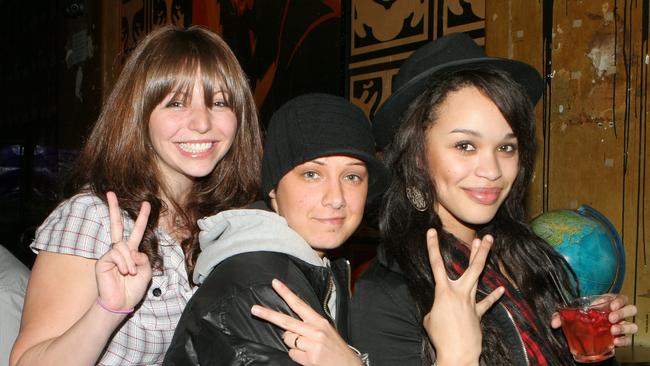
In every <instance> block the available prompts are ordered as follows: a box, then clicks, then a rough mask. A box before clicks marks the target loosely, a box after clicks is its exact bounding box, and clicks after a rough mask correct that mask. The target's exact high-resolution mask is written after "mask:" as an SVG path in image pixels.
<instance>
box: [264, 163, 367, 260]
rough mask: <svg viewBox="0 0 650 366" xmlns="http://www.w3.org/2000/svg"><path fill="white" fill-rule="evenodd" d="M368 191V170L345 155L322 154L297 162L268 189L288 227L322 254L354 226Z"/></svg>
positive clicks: (273, 203) (272, 201) (275, 207)
mask: <svg viewBox="0 0 650 366" xmlns="http://www.w3.org/2000/svg"><path fill="white" fill-rule="evenodd" d="M367 193H368V170H367V168H366V165H365V163H364V162H363V161H361V160H359V159H356V158H352V157H348V156H338V155H336V156H325V157H319V158H316V159H314V160H310V161H308V162H306V163H304V164H301V165H298V166H296V167H294V168H293V169H292V170H290V171H289V172H288V173H287V174H285V175H284V176H283V177H282V179H280V182H279V183H278V185H277V187H276V188H275V189H274V190H272V191H271V192H270V193H269V197H270V198H271V206H272V207H273V209H274V210H275V211H276V212H277V213H278V214H279V215H280V216H283V217H284V218H285V219H286V220H287V223H288V224H289V227H291V228H292V229H293V230H295V231H296V232H297V233H298V234H299V235H300V236H302V237H303V238H304V239H305V241H307V243H309V245H310V246H311V247H312V248H313V249H314V250H315V251H316V252H318V253H319V255H321V256H323V255H324V253H325V252H326V251H327V250H330V249H334V248H337V247H338V246H340V245H341V244H343V242H345V240H347V239H348V238H349V237H350V235H352V233H353V232H354V231H355V230H356V229H357V227H358V226H359V224H360V223H361V218H362V217H363V211H364V208H365V204H366V195H367Z"/></svg>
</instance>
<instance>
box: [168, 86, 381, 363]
mask: <svg viewBox="0 0 650 366" xmlns="http://www.w3.org/2000/svg"><path fill="white" fill-rule="evenodd" d="M374 153H375V143H374V140H373V137H372V132H371V128H370V123H369V121H368V120H367V118H366V116H365V115H364V113H363V112H362V111H361V109H359V108H358V107H356V106H354V105H352V104H351V103H350V102H348V101H347V100H345V99H343V98H340V97H336V96H332V95H327V94H307V95H303V96H300V97H297V98H294V99H292V100H291V101H289V102H287V103H286V104H285V105H283V106H282V107H281V108H280V109H279V110H278V111H277V112H276V113H275V114H274V115H273V117H272V118H271V122H270V125H269V130H268V132H267V136H266V142H265V148H264V155H263V162H262V195H263V198H264V200H265V202H258V203H256V204H254V205H253V206H252V207H250V208H249V209H244V210H231V211H226V212H222V213H220V214H218V215H216V216H212V217H208V218H205V219H202V220H200V221H199V227H200V228H201V230H202V231H201V234H200V237H199V238H200V243H201V249H202V252H201V254H200V256H199V258H198V260H197V263H196V267H195V271H194V280H195V281H196V283H199V284H200V287H199V289H198V291H197V292H196V294H195V295H194V296H193V297H192V299H191V300H190V301H189V303H188V304H187V307H186V309H185V312H184V313H183V315H182V317H181V320H180V322H179V324H178V326H177V328H176V333H175V335H174V338H173V340H172V343H171V346H170V348H169V351H168V353H167V355H166V358H165V364H166V365H192V364H204V365H239V364H242V365H243V364H246V365H253V364H272V365H285V364H294V360H295V361H296V362H300V363H304V362H307V358H309V357H316V358H317V359H318V360H317V361H318V362H325V363H327V364H336V365H343V364H361V357H360V355H359V354H358V353H355V352H353V351H352V350H351V348H349V347H348V345H347V343H346V342H345V341H344V340H343V338H346V337H347V328H348V302H349V296H350V294H349V289H350V283H349V278H350V267H349V263H348V262H347V261H345V260H332V261H330V260H328V259H327V258H326V257H325V254H326V253H327V252H328V251H329V250H330V249H334V248H337V247H339V246H340V245H341V244H343V242H345V240H347V239H348V238H349V237H350V235H352V233H353V232H354V231H355V230H356V229H357V227H358V226H359V224H360V223H361V219H362V216H363V213H364V208H365V205H366V199H367V200H368V201H371V200H373V199H374V198H376V197H378V196H380V195H381V193H382V192H383V191H384V189H385V187H386V184H387V177H388V173H387V172H386V170H385V167H384V166H383V164H382V163H381V162H380V161H379V160H377V159H376V158H375V156H374ZM274 279H276V280H280V281H281V282H280V281H274ZM272 283H273V284H272ZM282 283H285V284H286V287H285V286H283V285H282ZM287 287H288V288H289V289H291V290H292V291H293V292H295V293H296V294H297V295H298V296H299V297H300V298H301V299H302V301H304V303H306V304H307V305H305V304H303V305H304V306H309V307H310V308H311V309H313V310H310V313H309V316H311V318H310V319H314V321H315V322H316V323H318V325H319V326H320V329H323V330H324V331H326V332H328V333H327V336H325V337H322V336H318V337H313V333H312V334H309V333H307V332H301V333H297V332H285V331H284V330H283V329H280V328H278V327H276V326H275V325H273V324H272V323H269V322H266V321H264V320H262V319H259V318H257V317H255V316H253V314H252V313H251V311H252V310H251V308H252V307H253V305H256V304H260V305H263V306H265V307H266V308H269V309H274V310H277V311H278V312H280V313H284V314H291V315H293V314H294V312H293V311H292V309H291V308H290V306H292V307H293V308H296V306H295V301H291V300H289V305H288V304H287V303H285V300H283V298H282V297H280V296H279V295H278V293H280V294H285V293H286V292H287ZM276 290H277V291H278V293H276ZM285 297H286V296H285ZM254 309H255V310H253V313H254V314H256V315H257V314H260V312H263V311H264V310H263V309H261V307H255V308H254ZM296 309H298V308H296ZM257 310H260V312H258V311H257ZM296 312H297V313H298V314H296V315H297V316H302V318H303V320H306V321H309V320H310V319H305V316H304V314H305V312H303V311H300V310H297V311H296ZM330 324H332V325H334V326H335V327H336V328H333V327H332V326H330ZM301 330H306V328H301ZM337 331H338V332H337ZM339 334H340V335H339ZM316 347H325V348H326V349H327V350H328V352H327V353H319V354H318V355H314V352H312V350H314V349H315V348H316ZM321 357H324V358H321Z"/></svg>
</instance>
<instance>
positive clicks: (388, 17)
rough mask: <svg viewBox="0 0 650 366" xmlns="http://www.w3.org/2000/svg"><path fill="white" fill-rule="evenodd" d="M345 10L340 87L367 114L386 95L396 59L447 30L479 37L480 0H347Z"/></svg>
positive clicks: (481, 38)
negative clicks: (344, 66)
mask: <svg viewBox="0 0 650 366" xmlns="http://www.w3.org/2000/svg"><path fill="white" fill-rule="evenodd" d="M346 14H348V18H347V19H346V22H347V24H349V29H350V34H349V35H348V37H347V43H348V47H347V53H348V59H349V62H348V80H347V84H346V88H347V89H346V93H347V95H348V96H349V99H350V100H351V101H352V102H353V103H355V104H356V105H358V106H359V107H361V108H362V109H363V110H364V111H365V112H366V114H367V115H368V116H369V117H370V118H372V117H373V116H374V114H375V112H376V111H377V109H378V108H379V106H381V104H382V103H383V101H384V100H386V98H388V96H389V95H390V93H391V86H392V81H393V78H394V77H395V75H397V71H398V70H399V66H400V64H401V63H402V61H404V59H406V58H407V57H408V56H409V55H410V54H411V53H412V52H413V51H414V50H416V49H417V48H419V47H420V46H421V45H423V44H424V43H426V42H430V41H432V40H434V39H436V38H438V37H440V36H442V35H445V34H448V33H453V32H466V33H468V34H469V35H470V36H471V37H472V38H473V39H474V40H475V41H476V42H477V43H478V44H481V45H483V44H484V41H485V40H484V38H485V0H395V1H393V2H384V1H378V0H351V9H350V11H349V12H348V13H346Z"/></svg>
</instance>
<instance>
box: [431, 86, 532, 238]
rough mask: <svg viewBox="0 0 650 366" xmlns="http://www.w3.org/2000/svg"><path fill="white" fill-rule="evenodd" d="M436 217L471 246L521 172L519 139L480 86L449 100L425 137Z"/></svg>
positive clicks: (458, 93) (439, 109)
mask: <svg viewBox="0 0 650 366" xmlns="http://www.w3.org/2000/svg"><path fill="white" fill-rule="evenodd" d="M425 141H426V150H425V151H426V157H427V167H428V171H429V174H430V176H431V179H432V180H433V182H434V184H435V188H436V195H437V203H436V207H435V209H436V212H437V214H438V215H439V216H440V219H441V221H442V223H443V227H444V228H445V230H447V231H449V232H450V233H452V234H454V235H455V236H456V237H458V238H459V239H461V240H463V241H465V242H470V241H471V240H472V239H473V238H474V235H475V231H476V226H477V225H482V224H486V223H488V222H489V221H491V220H492V219H493V218H494V216H495V215H496V212H497V210H498V209H499V207H500V206H501V204H502V203H503V201H504V200H505V199H506V197H507V195H508V193H509V192H510V189H511V187H512V184H513V182H514V181H515V179H516V177H517V172H518V169H519V153H518V150H517V138H516V137H515V135H514V133H513V131H512V128H511V127H510V125H509V124H508V122H507V121H506V119H505V118H504V117H503V115H502V114H501V112H500V111H499V109H498V108H497V106H496V105H495V104H494V103H493V102H492V101H491V100H490V99H489V98H488V97H486V96H485V95H484V94H483V93H481V92H480V91H479V90H478V89H477V88H476V87H473V86H469V87H464V88H462V89H459V90H458V91H454V92H451V93H449V95H447V97H446V99H445V101H444V102H443V103H442V104H441V105H440V106H439V107H438V110H437V111H436V120H435V121H434V122H433V124H432V125H431V127H429V128H428V130H427V131H426V134H425Z"/></svg>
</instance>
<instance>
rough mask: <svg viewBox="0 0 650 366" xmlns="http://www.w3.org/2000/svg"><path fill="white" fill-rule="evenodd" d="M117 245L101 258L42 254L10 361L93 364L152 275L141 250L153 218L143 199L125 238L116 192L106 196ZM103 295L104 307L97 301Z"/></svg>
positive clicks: (137, 299) (29, 289)
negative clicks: (146, 228)
mask: <svg viewBox="0 0 650 366" xmlns="http://www.w3.org/2000/svg"><path fill="white" fill-rule="evenodd" d="M107 198H108V202H109V210H110V217H111V237H112V238H113V241H114V242H116V243H115V244H114V245H113V248H112V249H111V250H109V251H108V252H107V253H106V254H104V255H103V256H102V257H101V258H100V259H99V260H93V259H86V258H82V257H78V256H73V255H66V254H57V253H48V252H41V253H40V254H39V255H38V256H37V258H36V262H35V263H34V267H33V270H32V274H31V278H30V281H29V284H28V287H27V293H26V297H25V305H24V309H23V318H22V324H21V330H20V333H19V334H18V338H17V339H16V343H15V344H14V348H13V350H12V353H11V357H10V364H11V365H64V364H65V365H92V364H95V363H96V362H97V359H98V358H99V356H100V355H101V353H102V351H103V350H104V348H105V347H106V344H107V343H108V341H109V339H110V337H111V334H112V333H113V331H114V330H115V329H116V328H117V327H118V326H119V325H120V324H121V323H122V322H123V321H124V319H125V317H126V315H125V314H118V313H114V312H111V311H108V310H106V308H110V309H130V308H133V307H134V306H135V305H136V304H137V303H138V302H140V300H141V299H142V297H143V296H144V292H145V290H146V287H147V285H148V283H149V280H150V279H151V267H150V266H149V261H148V259H147V257H146V255H145V254H143V253H140V252H138V251H137V248H138V245H139V243H140V240H141V239H142V235H143V233H144V228H145V226H146V222H147V219H148V216H149V209H150V208H149V204H148V203H143V205H142V209H141V210H140V214H139V215H138V219H137V220H136V223H135V226H134V228H133V232H132V234H131V236H130V237H129V239H128V240H127V241H123V239H122V219H121V214H120V211H119V207H118V206H117V198H116V197H115V195H114V194H112V193H110V194H107ZM97 299H100V300H101V301H102V302H103V304H104V307H102V306H100V305H98V303H97V301H96V300H97Z"/></svg>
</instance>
